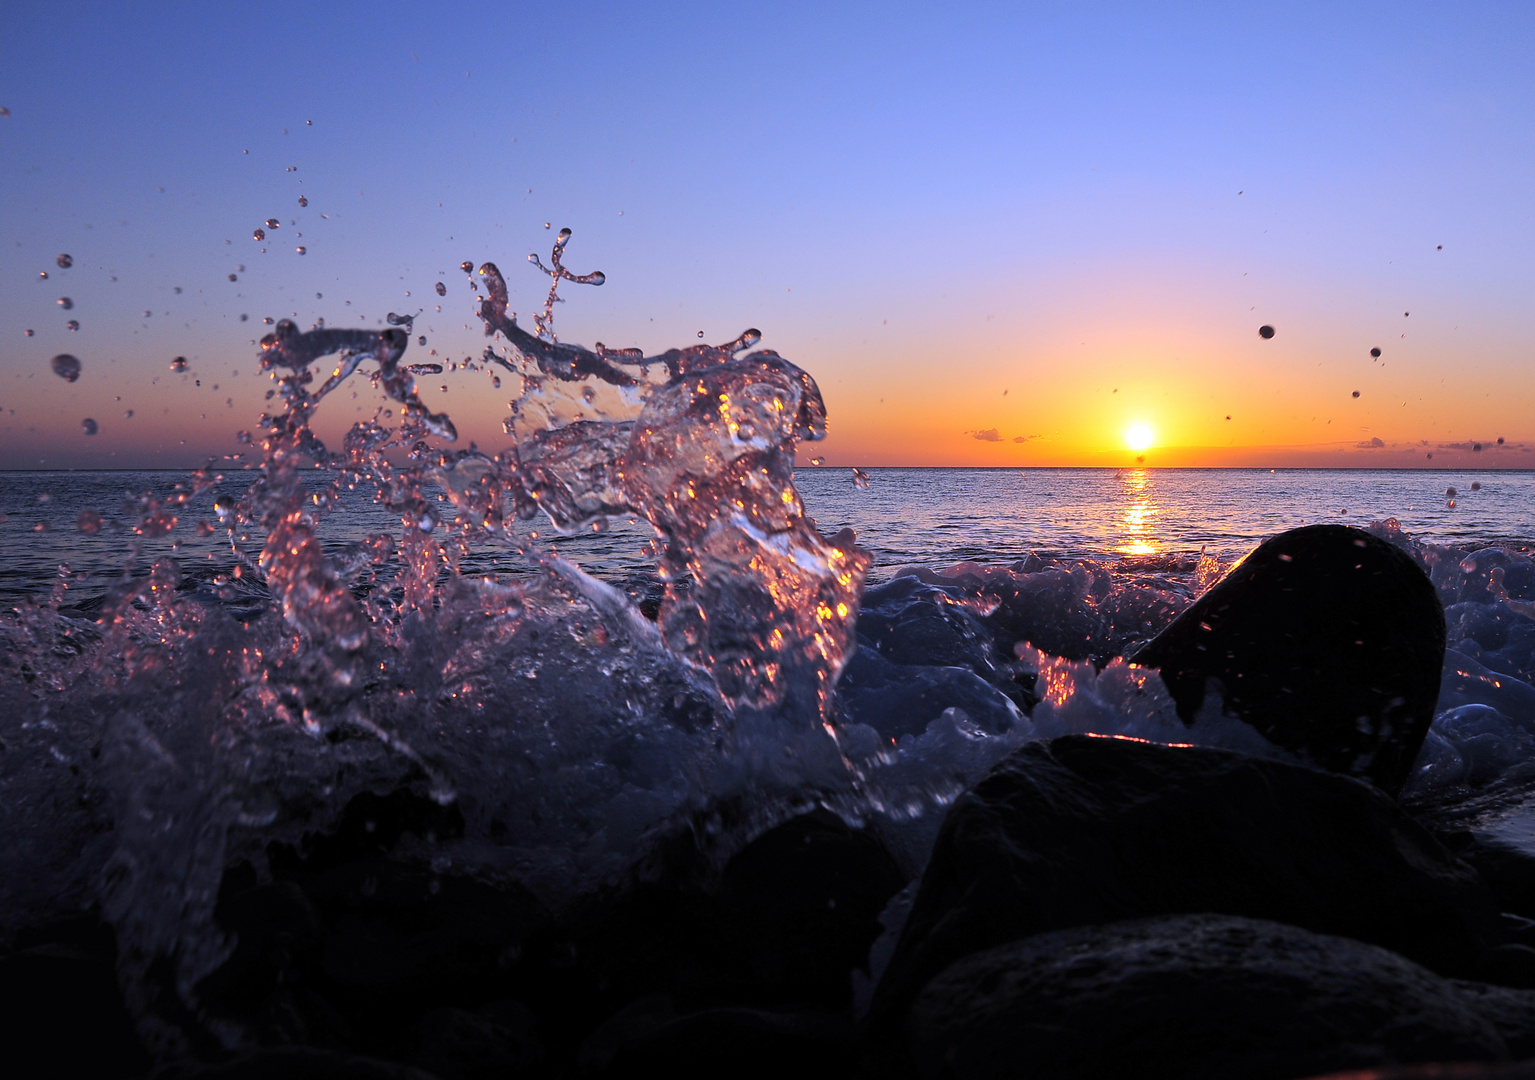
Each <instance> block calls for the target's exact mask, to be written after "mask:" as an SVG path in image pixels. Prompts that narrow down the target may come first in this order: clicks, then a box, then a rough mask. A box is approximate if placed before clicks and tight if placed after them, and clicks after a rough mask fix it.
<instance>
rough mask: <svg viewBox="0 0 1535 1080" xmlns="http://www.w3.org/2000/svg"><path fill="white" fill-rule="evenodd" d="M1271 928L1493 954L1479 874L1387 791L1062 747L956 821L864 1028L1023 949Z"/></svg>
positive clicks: (1240, 760) (894, 1020)
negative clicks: (994, 957) (991, 953)
mask: <svg viewBox="0 0 1535 1080" xmlns="http://www.w3.org/2000/svg"><path fill="white" fill-rule="evenodd" d="M1199 912H1215V913H1223V914H1228V915H1240V916H1246V917H1250V918H1259V919H1270V920H1273V921H1276V922H1284V923H1289V924H1291V925H1294V926H1298V927H1304V928H1306V929H1309V930H1312V931H1314V932H1317V933H1325V934H1337V935H1341V936H1345V937H1351V938H1355V939H1356V940H1359V941H1364V942H1371V943H1374V944H1377V945H1381V946H1384V947H1386V948H1390V949H1394V950H1396V951H1398V952H1401V953H1402V954H1404V955H1405V956H1408V957H1410V958H1412V959H1414V960H1416V961H1417V962H1419V963H1422V964H1424V965H1426V966H1428V967H1430V968H1433V969H1435V970H1437V971H1440V972H1441V973H1444V974H1448V975H1472V974H1473V972H1474V970H1475V964H1476V961H1477V958H1478V957H1479V956H1480V955H1481V954H1482V953H1484V952H1485V951H1486V950H1487V949H1488V948H1490V947H1491V946H1494V945H1496V944H1500V943H1501V941H1502V940H1503V937H1504V933H1505V932H1504V929H1503V927H1502V925H1501V921H1500V919H1499V916H1498V910H1497V906H1496V904H1495V903H1494V901H1493V899H1492V897H1491V894H1490V893H1489V892H1488V890H1487V889H1486V887H1485V886H1484V885H1483V884H1482V883H1481V881H1480V880H1479V879H1478V878H1477V876H1476V874H1475V873H1474V872H1473V871H1472V870H1471V869H1470V868H1468V867H1467V866H1465V864H1463V863H1461V862H1460V861H1459V860H1457V859H1456V858H1455V857H1454V856H1453V855H1451V854H1450V852H1449V851H1447V850H1446V849H1445V848H1444V847H1443V846H1442V845H1441V844H1440V843H1439V842H1438V841H1437V840H1435V839H1434V837H1433V836H1432V835H1431V834H1429V833H1428V832H1427V831H1426V830H1425V829H1424V828H1422V827H1421V826H1419V825H1418V824H1417V823H1416V822H1415V821H1413V820H1412V819H1411V818H1410V817H1408V816H1407V815H1406V813H1405V812H1404V811H1402V810H1401V809H1400V808H1399V807H1398V806H1397V804H1396V803H1395V802H1394V801H1392V800H1391V799H1390V798H1389V797H1387V796H1386V795H1384V794H1382V793H1381V792H1380V791H1379V790H1378V789H1377V788H1374V787H1372V786H1371V785H1369V784H1367V783H1364V782H1362V781H1359V780H1354V779H1351V778H1349V777H1345V776H1338V775H1336V774H1333V773H1326V772H1322V771H1319V770H1316V769H1311V768H1307V767H1305V766H1302V765H1295V764H1290V763H1285V762H1279V761H1273V760H1268V759H1262V758H1253V757H1248V756H1245V755H1241V754H1237V753H1234V752H1232V751H1227V750H1216V749H1211V748H1205V747H1192V746H1189V747H1173V746H1164V745H1160V744H1153V743H1146V742H1141V741H1139V740H1132V739H1125V738H1105V737H1098V736H1090V735H1068V736H1063V737H1061V738H1058V739H1055V740H1053V741H1052V742H1049V743H1033V744H1030V745H1027V746H1024V747H1022V748H1020V749H1019V750H1017V751H1015V752H1014V753H1013V754H1011V755H1009V756H1008V757H1007V758H1005V759H1004V760H1003V761H1002V762H1000V763H999V764H998V765H997V766H996V767H995V768H994V769H993V770H992V771H991V772H990V773H989V774H988V775H987V776H986V778H985V779H983V780H982V781H981V782H980V783H979V784H977V785H976V786H975V787H974V788H973V789H971V790H970V791H969V792H967V793H965V794H964V795H962V796H961V797H960V798H959V799H958V800H957V801H956V802H955V804H954V806H953V807H952V808H951V810H950V811H949V814H948V816H947V817H946V818H945V820H944V823H943V826H942V828H941V829H940V831H939V836H938V841H937V844H936V847H935V848H934V851H933V857H932V860H931V861H930V862H929V864H928V867H927V870H926V872H925V874H924V875H923V878H922V884H921V886H920V888H919V889H918V892H917V897H916V900H915V902H914V903H913V905H912V911H911V915H910V917H909V918H908V920H907V922H906V925H905V928H904V929H903V931H902V933H901V937H900V940H899V942H898V944H897V946H896V949H895V953H894V955H893V956H892V957H891V960H890V964H889V967H888V968H887V969H886V971H885V975H884V977H883V979H881V981H880V984H879V986H878V988H877V989H876V991H875V995H874V999H873V1002H872V1005H871V1011H870V1017H869V1022H870V1024H871V1025H872V1026H874V1027H876V1028H877V1027H879V1026H880V1025H882V1024H893V1025H899V1023H900V1018H901V1017H902V1016H903V1015H904V1013H905V1010H906V1007H907V1004H908V1003H909V1002H910V1001H911V999H912V998H913V996H915V995H916V993H917V992H918V991H919V990H921V988H922V987H923V986H924V985H925V984H926V983H927V981H928V980H929V979H931V978H932V977H933V976H935V975H937V974H938V972H940V971H942V970H943V969H944V968H946V967H948V966H949V965H950V964H952V963H954V962H955V961H957V960H959V959H961V958H963V957H965V956H968V955H970V954H971V953H975V952H979V951H980V950H982V949H987V948H991V947H993V946H997V945H1000V944H1002V943H1004V942H1007V941H1011V940H1014V939H1016V938H1021V937H1026V936H1028V935H1032V934H1039V933H1045V932H1048V931H1052V930H1058V929H1064V928H1068V927H1073V926H1081V925H1086V924H1091V923H1105V922H1111V921H1117V920H1122V919H1130V918H1139V917H1147V916H1154V915H1170V914H1193V913H1199Z"/></svg>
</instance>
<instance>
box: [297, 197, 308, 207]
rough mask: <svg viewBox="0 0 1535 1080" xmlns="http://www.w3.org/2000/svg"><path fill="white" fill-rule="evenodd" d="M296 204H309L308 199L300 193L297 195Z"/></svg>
mask: <svg viewBox="0 0 1535 1080" xmlns="http://www.w3.org/2000/svg"><path fill="white" fill-rule="evenodd" d="M298 204H299V205H300V206H308V205H309V200H308V199H306V198H304V196H302V195H300V196H299V197H298Z"/></svg>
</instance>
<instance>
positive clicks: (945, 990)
mask: <svg viewBox="0 0 1535 1080" xmlns="http://www.w3.org/2000/svg"><path fill="white" fill-rule="evenodd" d="M907 1038H908V1042H909V1046H910V1050H911V1058H912V1062H913V1064H914V1065H915V1066H916V1071H917V1073H918V1074H919V1075H921V1076H924V1077H937V1076H964V1077H974V1078H983V1077H1038V1078H1046V1077H1061V1078H1068V1077H1069V1078H1077V1077H1084V1076H1177V1077H1235V1076H1240V1077H1244V1078H1250V1080H1264V1078H1272V1080H1288V1078H1290V1077H1295V1076H1304V1075H1307V1074H1308V1073H1317V1072H1326V1071H1329V1070H1335V1069H1343V1068H1359V1067H1364V1066H1372V1065H1387V1064H1396V1063H1400V1062H1422V1061H1466V1060H1493V1061H1496V1060H1500V1059H1503V1060H1506V1059H1507V1058H1508V1056H1509V1053H1508V1047H1507V1045H1506V1043H1505V1042H1504V1040H1503V1038H1502V1036H1501V1035H1500V1034H1499V1033H1498V1031H1497V1028H1496V1026H1495V1025H1494V1024H1493V1023H1492V1022H1491V1021H1489V1020H1488V1019H1487V1018H1486V1017H1485V1016H1483V1015H1481V1013H1480V1012H1478V1010H1477V1008H1476V1003H1475V1000H1474V999H1471V998H1469V997H1468V996H1466V995H1464V994H1462V993H1461V992H1460V991H1459V989H1458V988H1457V987H1456V985H1455V984H1454V983H1452V982H1450V981H1449V980H1447V979H1443V978H1440V977H1439V976H1436V975H1434V974H1433V973H1432V972H1429V971H1427V970H1425V969H1424V968H1421V967H1419V966H1417V965H1416V964H1413V963H1411V962H1409V961H1407V960H1405V959H1403V958H1402V957H1400V956H1397V955H1395V954H1394V953H1391V952H1388V951H1387V950H1385V949H1381V948H1377V947H1375V946H1371V945H1365V944H1361V943H1360V942H1357V941H1350V940H1347V939H1344V938H1337V937H1326V936H1322V935H1318V934H1313V933H1309V932H1307V931H1304V930H1300V929H1297V928H1295V927H1291V926H1284V925H1281V924H1278V923H1271V922H1264V921H1259V920H1253V919H1241V918H1233V917H1231V916H1222V915H1180V916H1172V917H1167V918H1159V919H1148V920H1135V921H1131V922H1121V923H1113V924H1109V925H1105V926H1089V927H1079V928H1076V929H1072V930H1064V931H1057V932H1055V933H1050V934H1041V935H1037V936H1034V937H1029V938H1024V939H1022V940H1019V941H1014V942H1010V943H1008V944H1006V945H1001V946H998V947H995V948H991V949H988V950H986V951H984V952H980V953H976V954H974V955H972V956H969V957H967V958H965V959H963V960H960V961H959V962H957V963H955V964H954V965H952V966H951V967H949V968H948V969H947V970H945V971H943V972H942V973H941V974H939V975H938V976H937V977H936V978H934V979H933V980H932V981H931V982H930V983H928V985H927V986H926V988H925V989H923V991H922V992H921V994H920V995H918V997H917V998H916V1000H915V1002H914V1003H913V1004H912V1007H911V1012H910V1018H909V1021H908V1026H907Z"/></svg>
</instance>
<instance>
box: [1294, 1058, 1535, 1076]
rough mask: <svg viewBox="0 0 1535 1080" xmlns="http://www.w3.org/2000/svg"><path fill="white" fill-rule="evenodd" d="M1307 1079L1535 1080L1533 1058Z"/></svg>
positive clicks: (1388, 1068)
mask: <svg viewBox="0 0 1535 1080" xmlns="http://www.w3.org/2000/svg"><path fill="white" fill-rule="evenodd" d="M1307 1080H1535V1061H1448V1062H1433V1063H1432V1064H1427V1065H1387V1066H1385V1067H1384V1068H1380V1069H1350V1070H1348V1071H1347V1072H1337V1073H1328V1074H1327V1075H1326V1076H1312V1077H1308V1078H1307Z"/></svg>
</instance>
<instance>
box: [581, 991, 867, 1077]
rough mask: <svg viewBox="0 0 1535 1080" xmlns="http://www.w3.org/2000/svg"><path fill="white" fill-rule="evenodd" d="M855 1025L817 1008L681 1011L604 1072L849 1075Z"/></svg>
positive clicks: (620, 1051)
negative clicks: (689, 1012) (776, 1010)
mask: <svg viewBox="0 0 1535 1080" xmlns="http://www.w3.org/2000/svg"><path fill="white" fill-rule="evenodd" d="M854 1064H855V1060H854V1056H853V1028H852V1025H851V1024H850V1023H849V1022H848V1021H847V1019H846V1017H843V1016H839V1015H836V1014H833V1013H824V1012H817V1011H814V1010H796V1011H779V1012H775V1011H770V1010H765V1009H741V1008H725V1009H707V1010H705V1011H703V1012H698V1013H693V1014H691V1015H689V1016H682V1017H678V1018H677V1019H675V1020H673V1021H671V1022H670V1023H667V1024H664V1025H662V1026H660V1027H658V1028H656V1029H654V1030H653V1031H650V1032H648V1033H646V1034H645V1035H644V1036H642V1037H639V1038H636V1039H634V1040H632V1041H630V1042H628V1043H625V1044H624V1045H623V1046H621V1047H619V1049H618V1050H617V1052H616V1053H615V1054H614V1055H613V1057H612V1060H611V1062H610V1064H609V1065H608V1067H607V1068H606V1069H605V1070H604V1071H603V1073H602V1074H601V1075H603V1076H614V1077H618V1076H623V1077H632V1076H666V1077H668V1078H670V1080H692V1078H694V1077H696V1078H698V1080H713V1078H715V1077H721V1076H729V1077H741V1078H747V1077H763V1078H764V1080H769V1078H771V1080H781V1078H782V1077H786V1076H835V1077H845V1076H849V1075H852V1072H853V1066H854Z"/></svg>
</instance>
